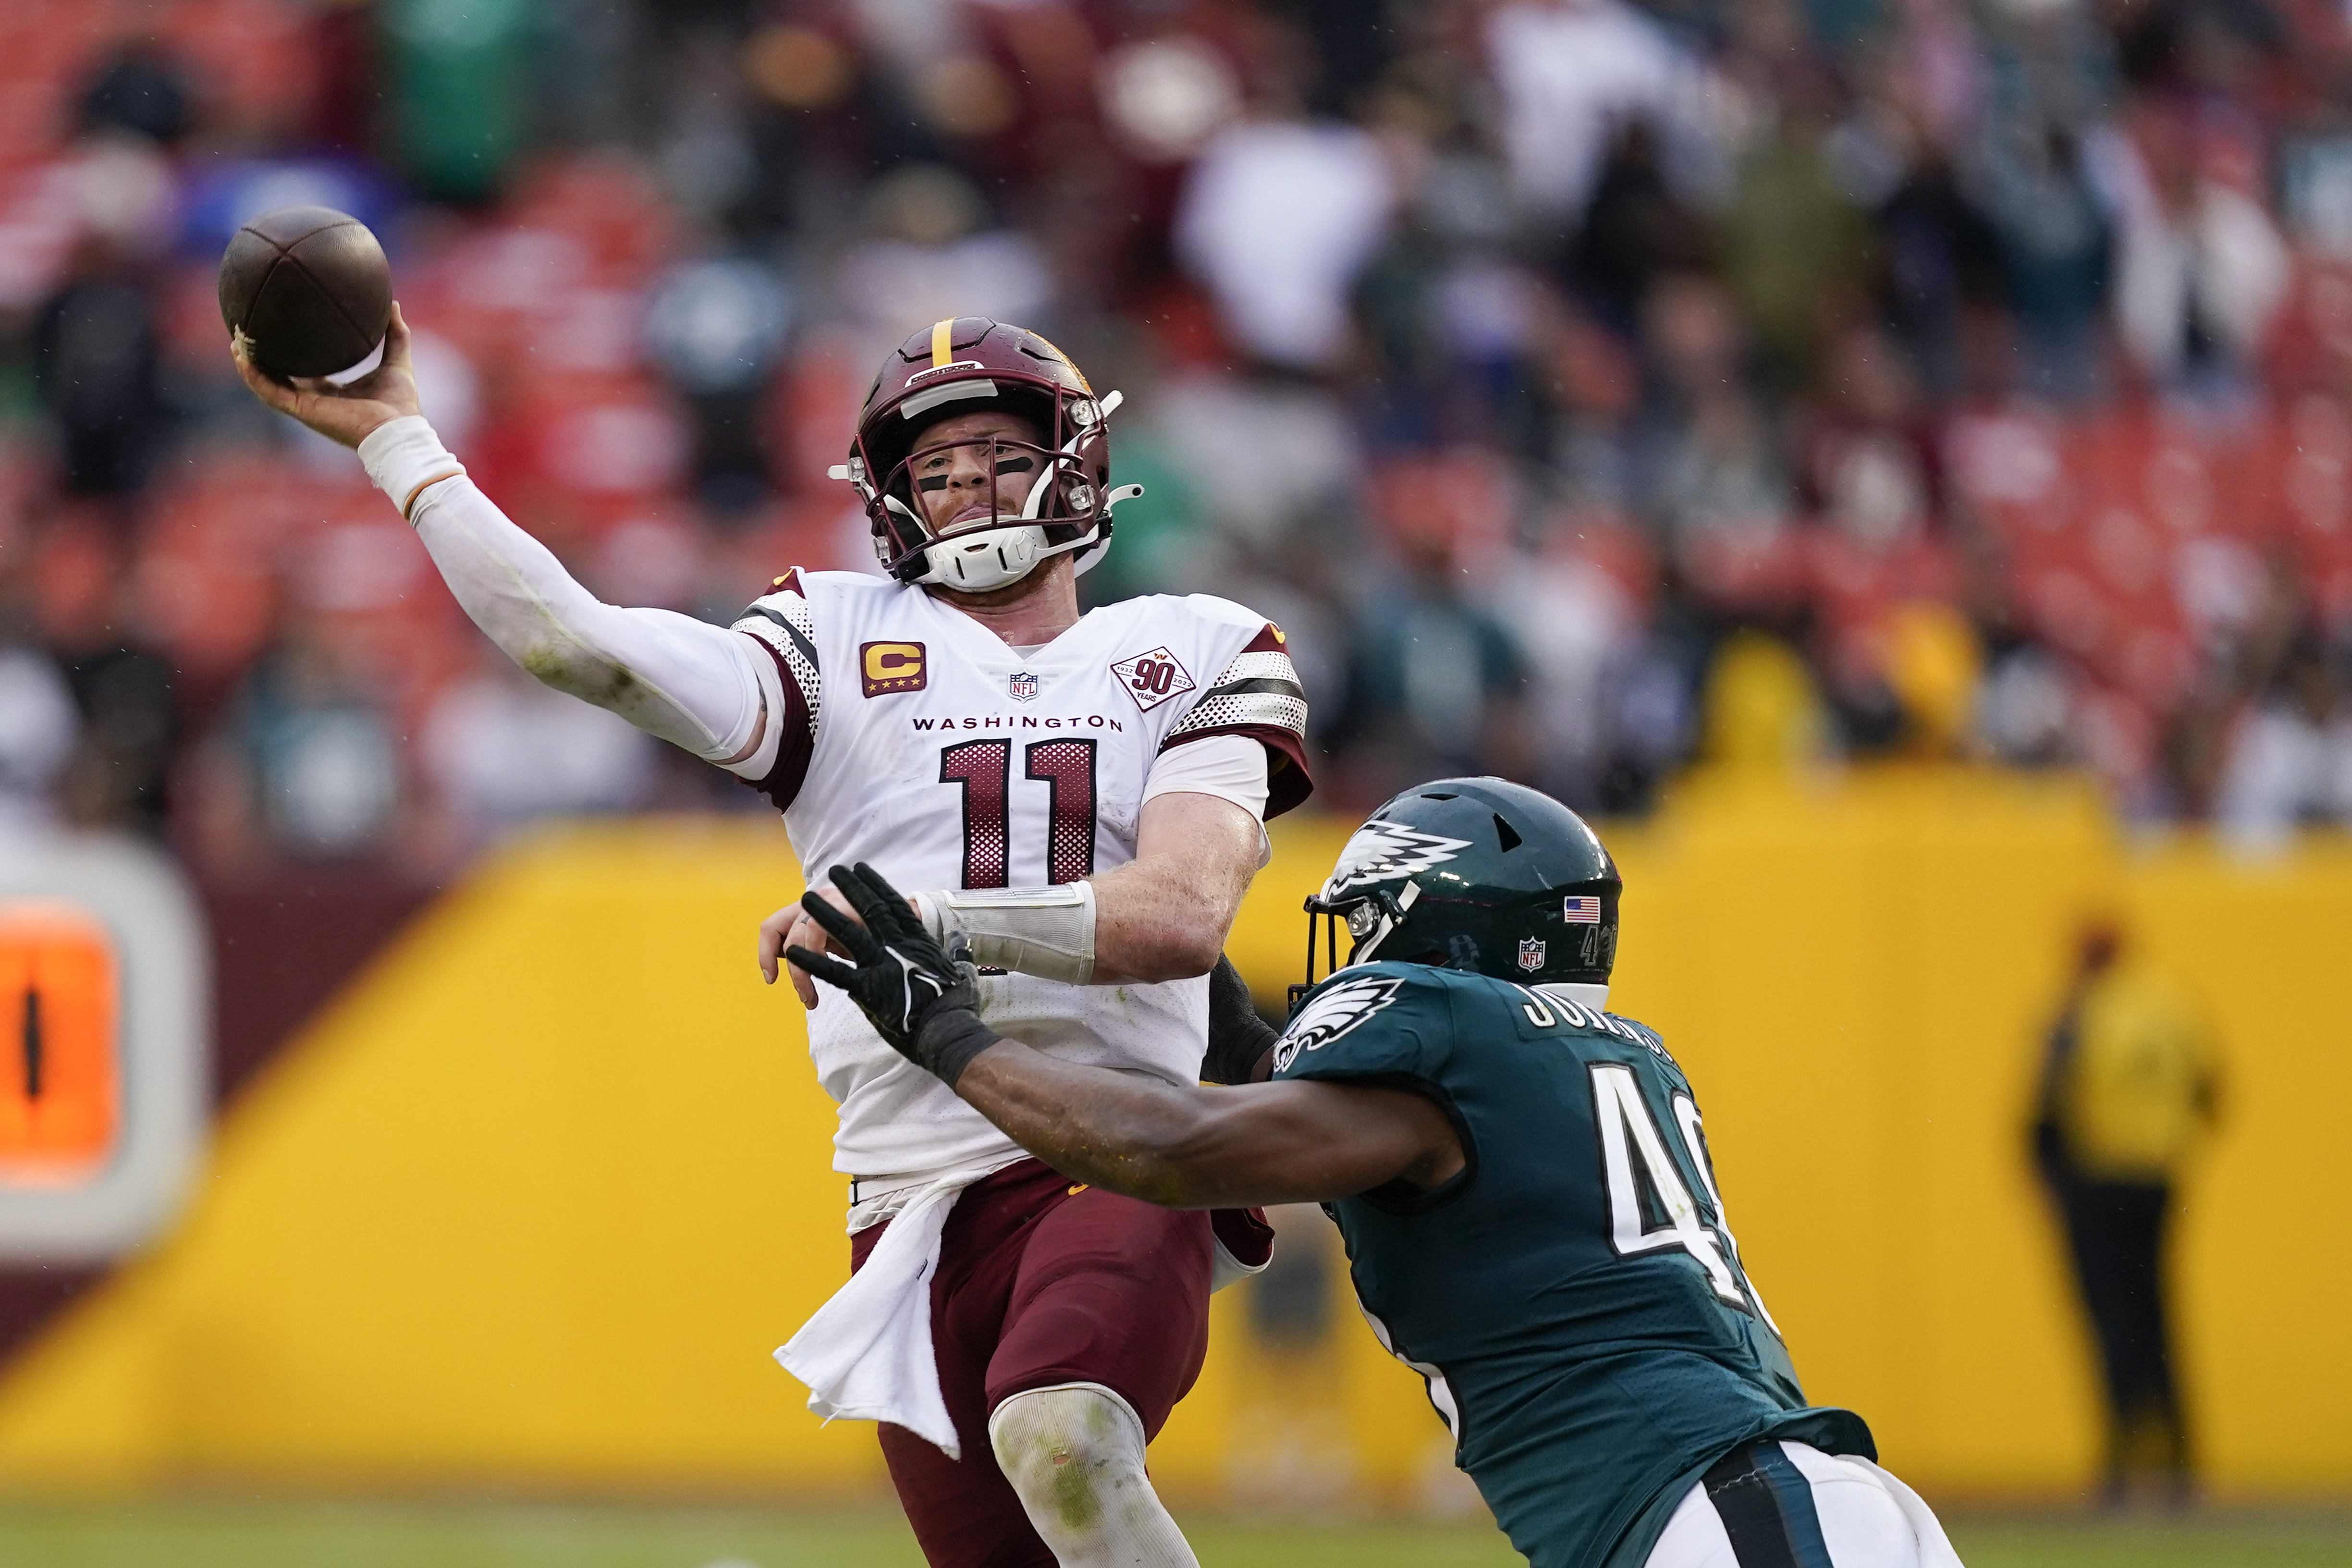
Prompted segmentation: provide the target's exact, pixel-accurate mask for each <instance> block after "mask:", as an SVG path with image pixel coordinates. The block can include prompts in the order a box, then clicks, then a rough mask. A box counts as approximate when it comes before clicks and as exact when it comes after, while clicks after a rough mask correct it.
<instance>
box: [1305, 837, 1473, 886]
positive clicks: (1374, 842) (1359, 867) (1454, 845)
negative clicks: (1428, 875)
mask: <svg viewBox="0 0 2352 1568" xmlns="http://www.w3.org/2000/svg"><path fill="white" fill-rule="evenodd" d="M1469 847H1470V841H1469V840H1468V839H1467V838H1447V837H1444V836H1442V835H1440V834H1435V833H1424V832H1423V831H1422V830H1421V829H1420V828H1418V827H1407V826H1405V825H1404V824H1403V823H1402V822H1379V821H1373V822H1367V823H1366V824H1364V825H1363V826H1361V827H1359V828H1358V829H1356V836H1355V837H1352V838H1350V839H1349V840H1348V847H1346V848H1345V849H1342V850H1340V851H1339V865H1338V866H1336V867H1334V868H1332V871H1331V879H1330V880H1329V881H1328V882H1326V883H1324V884H1323V897H1325V898H1327V899H1331V898H1337V897H1339V895H1340V894H1341V893H1344V892H1346V891H1348V889H1350V888H1360V887H1364V886H1367V885H1368V884H1370V883H1373V882H1387V881H1392V880H1394V879H1397V878H1400V877H1410V876H1412V875H1413V874H1414V873H1415V872H1417V871H1426V870H1428V869H1429V868H1431V867H1433V866H1442V865H1444V863H1445V862H1446V861H1448V860H1451V859H1453V858H1454V857H1455V855H1457V854H1458V853H1460V852H1461V851H1462V850H1465V849H1467V848H1469Z"/></svg>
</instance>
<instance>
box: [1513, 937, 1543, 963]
mask: <svg viewBox="0 0 2352 1568" xmlns="http://www.w3.org/2000/svg"><path fill="white" fill-rule="evenodd" d="M1543 955H1544V944H1543V943H1542V942H1538V941H1537V940H1536V939H1535V938H1534V937H1531V936H1523V937H1521V938H1519V967H1520V968H1521V969H1541V968H1542V967H1543Z"/></svg>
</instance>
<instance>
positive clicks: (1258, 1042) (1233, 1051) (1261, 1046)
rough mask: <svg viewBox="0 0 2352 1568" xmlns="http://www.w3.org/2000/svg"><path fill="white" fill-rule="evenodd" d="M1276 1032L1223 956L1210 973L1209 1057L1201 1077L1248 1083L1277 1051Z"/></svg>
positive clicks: (1202, 1065)
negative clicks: (1263, 1060) (1268, 1055)
mask: <svg viewBox="0 0 2352 1568" xmlns="http://www.w3.org/2000/svg"><path fill="white" fill-rule="evenodd" d="M1274 1042H1275V1030H1274V1028H1273V1026H1271V1025H1269V1024H1268V1023H1267V1022H1266V1021H1265V1019H1264V1018H1261V1017H1259V1016H1257V1005H1256V1004H1255V1003H1254V1002H1252V1001H1251V1000H1250V993H1249V987H1248V986H1247V985H1244V984H1242V976H1241V972H1240V971H1239V970H1237V969H1235V968H1234V961H1233V960H1232V959H1230V958H1227V957H1226V956H1225V955H1224V954H1223V953H1219V954H1218V955H1217V967H1216V968H1214V969H1212V970H1211V971H1209V1054H1208V1056H1207V1057H1206V1058H1203V1059H1202V1062H1201V1077H1202V1079H1204V1080H1205V1081H1207V1082H1209V1083H1247V1082H1249V1081H1250V1075H1251V1074H1252V1073H1253V1072H1255V1071H1256V1070H1257V1064H1258V1060H1259V1058H1262V1057H1264V1056H1265V1053H1266V1052H1268V1051H1270V1050H1272V1049H1273V1048H1274Z"/></svg>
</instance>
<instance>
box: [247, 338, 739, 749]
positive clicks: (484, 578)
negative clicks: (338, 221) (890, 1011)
mask: <svg viewBox="0 0 2352 1568" xmlns="http://www.w3.org/2000/svg"><path fill="white" fill-rule="evenodd" d="M230 353H231V356H232V358H233V359H234V360H235V361H236V369H237V374H239V375H240V376H242V377H243V378H244V380H245V384H246V385H247V387H248V388H249V389H251V391H252V393H253V395H255V396H256V397H257V398H259V399H260V400H261V401H262V402H264V403H266V404H268V405H269V406H270V407H272V408H274V409H276V410H277V411H278V413H280V414H283V415H285V416H287V417H288V418H289V419H295V420H299V422H300V423H302V424H304V425H307V426H310V428H311V429H313V430H316V431H317V432H319V434H320V435H322V436H324V437H328V438H329V439H330V440H332V441H337V442H340V443H341V444H342V445H343V446H346V447H355V448H357V450H358V452H359V455H360V460H361V462H362V464H363V465H365V467H366V468H367V471H368V478H369V479H372V480H373V481H374V482H375V483H376V485H377V486H378V487H379V488H380V489H383V491H384V493H385V494H386V495H388V496H389V497H391V499H392V501H393V504H394V505H395V506H397V507H399V508H400V510H401V515H402V516H403V517H404V518H406V519H407V520H408V521H409V522H410V523H411V524H412V525H413V526H414V527H415V530H416V534H417V537H418V538H419V539H421V540H422V541H424V543H425V550H426V552H428V553H430V554H431V555H432V557H433V563H434V564H435V565H436V567H438V568H439V569H440V572H441V575H442V578H443V580H444V581H446V583H447V584H449V589H450V592H451V593H453V594H454V595H457V602H458V603H459V604H460V605H464V606H465V610H466V613H467V615H468V616H472V617H473V620H474V624H475V625H477V626H480V627H481V628H482V630H483V631H484V632H486V633H488V635H489V637H490V639H491V640H492V641H494V642H496V643H497V644H498V645H499V647H501V648H503V649H504V650H506V653H507V655H508V656H509V658H512V659H513V660H514V661H515V662H516V663H517V664H520V665H521V666H522V667H523V668H525V669H527V670H529V671H530V673H531V674H532V675H534V676H536V677H538V679H540V680H541V681H542V682H544V683H545V684H547V685H549V686H551V687H553V688H555V689H557V690H559V691H565V692H569V693H571V694H572V696H574V697H578V698H581V699H583V700H585V701H589V702H593V703H594V704H596V706H598V707H600V708H606V709H610V710H612V711H614V712H615V713H617V714H619V715H620V716H621V717H622V718H624V719H626V720H628V721H629V722H631V723H632V724H635V726H636V727H637V728H639V729H640V730H643V731H646V732H647V733H648V734H652V735H655V736H657V737H659V738H660V739H662V740H665V741H668V742H672V743H673V744H675V745H678V746H681V747H684V748H685V749H686V750H688V751H689V752H693V753H694V754H695V755H697V756H698V757H702V758H704V759H706V760H708V761H709V762H713V763H719V764H720V765H721V766H726V765H729V764H730V763H743V762H746V761H749V760H750V759H751V758H753V757H754V756H755V755H756V754H757V753H758V752H759V751H760V750H761V741H762V739H763V736H764V733H765V730H766V714H767V701H766V699H765V697H764V696H763V694H762V688H761V676H760V663H759V661H760V658H761V655H760V653H759V652H758V650H757V649H756V648H755V647H753V646H752V645H751V641H750V639H748V638H746V637H743V636H742V635H740V633H737V632H732V631H729V630H727V629H725V628H723V627H719V626H710V625H708V624H706V623H704V622H701V621H698V620H696V619H694V618H693V617H691V616H681V615H677V614H675V613H674V612H672V611H668V610H658V609H626V608H623V607H621V606H619V605H607V604H604V603H603V602H602V601H600V600H598V599H597V597H596V596H595V595H593V594H591V593H589V592H588V590H587V589H585V588H583V587H582V586H581V585H580V584H578V583H576V582H574V581H572V576H571V574H569V573H567V572H565V571H564V569H563V567H562V563H560V562H558V561H557V560H556V559H555V557H554V555H553V554H552V553H551V552H549V551H548V549H547V547H546V546H545V545H542V544H541V543H540V542H539V541H537V540H536V539H533V538H532V537H531V536H530V535H529V534H528V533H525V532H524V531H522V530H521V529H520V528H518V527H517V526H515V524H514V522H513V521H512V520H510V519H509V518H508V516H507V515H506V514H505V513H504V512H502V511H500V510H499V509H498V507H497V506H496V505H495V504H494V503H493V502H492V501H491V500H490V499H489V498H488V496H486V495H484V494H483V493H482V492H481V491H480V490H479V489H477V488H475V486H474V484H473V482H472V481H471V480H470V479H467V477H466V470H465V468H463V467H462V466H461V465H460V464H459V463H458V462H457V459H456V458H454V457H452V456H451V455H450V454H449V453H448V452H447V451H446V449H445V448H443V447H442V445H441V442H440V440H439V438H438V437H436V436H435V435H434V434H433V427H432V426H430V425H428V424H426V423H425V417H424V412H423V409H422V408H421V406H420V405H419V403H418V400H417V395H416V377H415V373H414V371H413V370H412V369H411V366H410V337H409V331H408V323H407V322H406V321H404V319H403V318H402V316H401V313H400V307H399V306H398V305H397V304H394V306H393V308H392V325H391V327H390V329H389V330H388V331H386V333H385V335H384V342H383V363H382V364H380V365H378V366H377V367H376V369H374V370H373V371H372V372H370V373H369V374H367V375H365V376H363V377H362V378H361V379H359V380H358V381H355V382H352V384H350V385H348V386H336V385H334V384H331V383H330V382H327V381H324V380H320V379H317V378H299V379H296V380H292V381H275V380H272V379H271V378H270V377H269V376H268V375H266V374H263V373H262V371H261V370H260V369H259V368H258V367H257V366H256V365H254V364H253V363H251V362H250V361H249V360H248V359H247V357H246V354H245V350H244V345H243V344H242V343H237V344H234V345H232V347H231V349H230Z"/></svg>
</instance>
